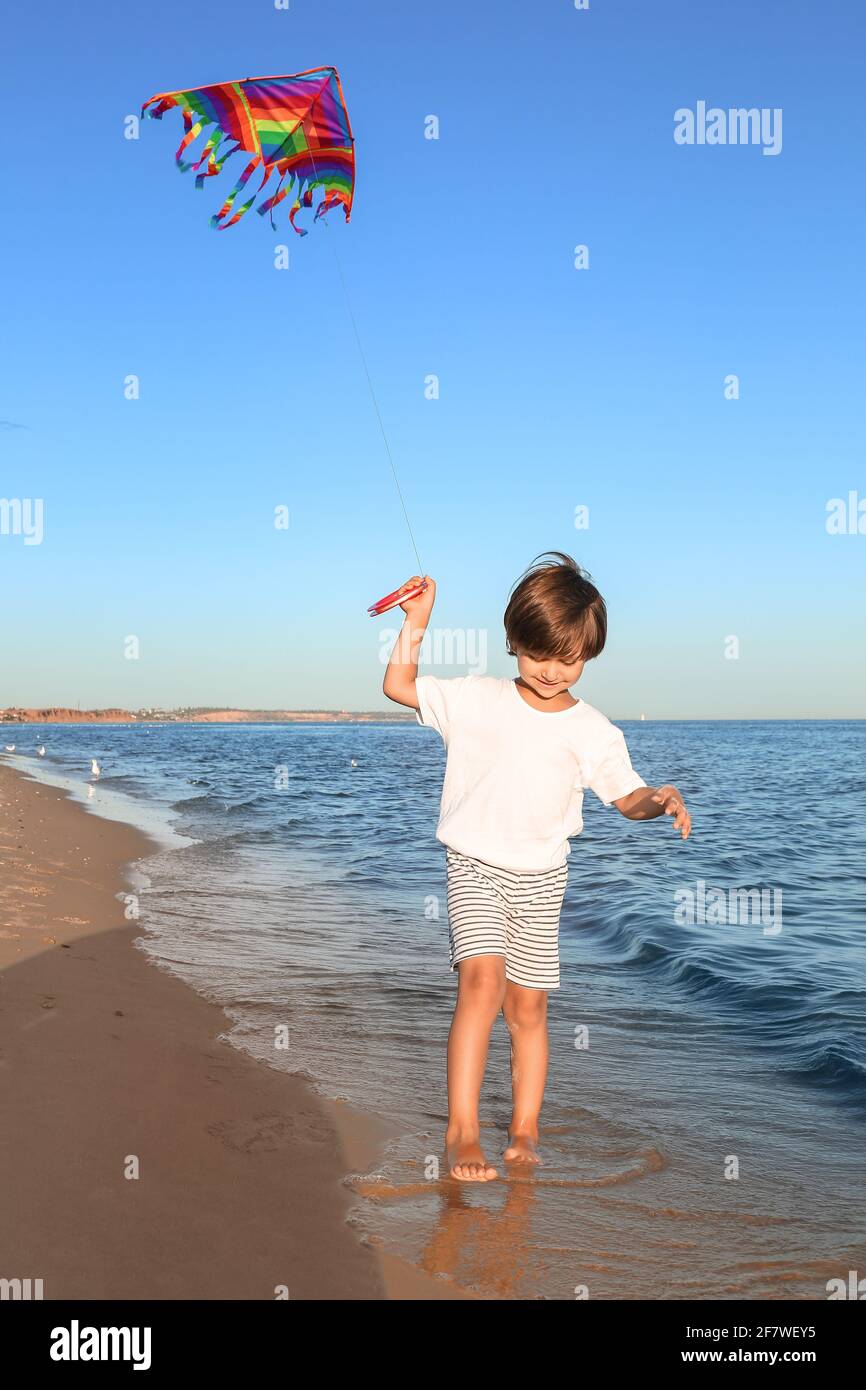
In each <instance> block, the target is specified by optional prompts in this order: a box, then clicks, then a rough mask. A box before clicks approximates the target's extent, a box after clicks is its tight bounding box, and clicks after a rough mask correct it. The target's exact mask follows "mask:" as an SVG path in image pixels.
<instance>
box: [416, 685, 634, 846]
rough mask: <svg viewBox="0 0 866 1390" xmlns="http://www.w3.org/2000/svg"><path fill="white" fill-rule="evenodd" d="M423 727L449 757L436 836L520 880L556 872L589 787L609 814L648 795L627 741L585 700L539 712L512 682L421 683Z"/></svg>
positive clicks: (577, 827)
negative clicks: (640, 790)
mask: <svg viewBox="0 0 866 1390" xmlns="http://www.w3.org/2000/svg"><path fill="white" fill-rule="evenodd" d="M415 689H416V690H417V692H418V703H419V706H420V708H419V709H418V710H417V711H416V718H417V720H418V723H419V724H425V725H428V726H429V727H430V728H433V729H438V731H439V733H440V734H441V735H442V737H443V739H444V740H445V747H446V748H447V750H448V753H447V759H446V764H445V782H444V785H443V787H442V804H441V808H440V813H439V825H438V827H437V830H436V838H437V839H438V840H441V842H442V843H443V844H445V845H450V846H451V848H452V849H456V850H457V851H458V852H459V853H461V854H468V855H470V856H471V857H472V858H473V859H481V860H483V861H484V862H485V863H486V864H494V865H497V866H498V867H499V868H503V869H511V870H513V871H515V872H520V873H538V872H541V871H542V870H545V869H554V868H558V867H559V865H560V864H562V863H564V862H565V859H566V857H567V856H568V855H569V854H570V853H571V847H570V845H569V843H568V837H569V836H570V835H578V834H580V831H581V830H582V829H583V816H582V814H581V810H582V806H583V792H584V788H586V787H589V788H590V789H591V790H592V791H594V792H595V794H596V796H598V797H599V798H600V799H601V800H602V801H603V802H604V804H605V805H606V806H609V805H610V804H611V802H612V801H617V800H618V799H619V798H620V797H621V796H626V795H627V794H628V793H629V792H633V791H635V789H636V788H637V787H645V786H646V782H645V781H644V780H643V778H642V777H639V776H638V774H637V773H636V772H635V770H634V768H633V767H632V765H631V760H630V759H629V755H628V749H627V748H626V743H625V738H624V737H623V734H622V732H621V730H620V729H618V728H617V727H616V725H615V724H612V723H611V722H610V720H609V719H608V718H607V717H606V716H605V715H603V714H602V713H601V711H600V710H597V709H595V708H594V707H593V706H592V705H588V704H587V703H586V701H585V700H578V702H577V704H576V705H572V706H571V708H570V709H565V710H558V711H555V712H553V713H547V712H545V711H544V710H538V709H533V707H532V706H531V705H529V704H527V702H526V701H525V700H524V698H523V696H522V695H521V694H520V691H519V690H518V689H517V686H516V685H515V683H514V681H513V680H509V679H507V678H506V679H501V680H500V679H498V678H497V677H495V676H456V677H455V678H454V679H451V680H439V679H438V677H436V676H418V677H417V679H416V681H415Z"/></svg>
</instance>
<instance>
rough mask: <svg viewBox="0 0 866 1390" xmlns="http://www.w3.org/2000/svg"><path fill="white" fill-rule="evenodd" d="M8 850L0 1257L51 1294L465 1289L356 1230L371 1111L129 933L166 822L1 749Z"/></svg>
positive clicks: (270, 1294)
mask: <svg viewBox="0 0 866 1390" xmlns="http://www.w3.org/2000/svg"><path fill="white" fill-rule="evenodd" d="M0 849H2V854H3V861H4V875H3V884H2V892H0V1001H2V1009H0V1078H2V1088H3V1091H4V1101H3V1104H4V1110H5V1113H6V1115H7V1116H8V1117H9V1121H8V1123H7V1125H6V1126H4V1131H3V1133H2V1135H0V1183H2V1185H3V1189H4V1191H5V1193H6V1196H7V1201H6V1203H5V1204H4V1208H5V1212H4V1216H3V1217H2V1232H3V1234H2V1242H0V1244H2V1250H3V1264H4V1267H3V1268H2V1269H0V1277H3V1278H7V1279H13V1278H21V1279H24V1278H31V1279H37V1278H39V1279H42V1280H43V1288H44V1297H45V1298H46V1299H47V1300H58V1299H73V1298H74V1299H110V1300H117V1299H182V1300H188V1299H196V1298H200V1299H269V1300H273V1299H275V1298H277V1297H278V1295H277V1293H276V1292H275V1291H276V1290H277V1288H280V1287H285V1288H287V1290H288V1297H289V1298H299V1299H328V1300H342V1299H360V1300H368V1299H369V1300H382V1299H385V1300H388V1299H400V1300H406V1299H412V1300H426V1299H436V1300H438V1299H443V1298H444V1299H463V1298H467V1297H472V1295H471V1294H469V1293H467V1291H465V1290H462V1289H459V1288H458V1287H457V1286H456V1285H455V1284H453V1283H451V1282H450V1281H447V1280H443V1279H435V1278H433V1277H431V1276H430V1275H428V1274H426V1273H425V1272H424V1271H422V1270H420V1269H418V1268H416V1267H415V1266H414V1265H411V1264H409V1263H408V1262H406V1261H404V1260H401V1259H400V1258H399V1257H397V1256H395V1255H392V1254H390V1253H388V1252H386V1251H384V1250H383V1249H381V1248H379V1247H378V1246H377V1245H373V1244H371V1243H367V1242H366V1241H364V1240H363V1239H362V1238H359V1237H358V1236H357V1235H356V1234H355V1232H354V1231H353V1229H352V1226H351V1213H352V1210H353V1208H355V1207H356V1206H357V1203H358V1201H359V1199H358V1198H357V1197H354V1198H353V1196H352V1194H351V1193H350V1191H349V1189H348V1188H347V1186H346V1185H345V1182H344V1179H345V1176H346V1174H348V1173H350V1172H352V1171H355V1170H358V1169H362V1170H363V1169H364V1168H366V1167H368V1166H369V1165H371V1164H372V1163H374V1162H375V1160H376V1156H377V1154H378V1151H379V1142H380V1139H381V1136H382V1133H383V1125H382V1123H381V1122H380V1121H379V1120H378V1119H377V1117H375V1116H368V1115H364V1114H361V1113H359V1112H357V1111H355V1110H353V1109H352V1108H351V1107H349V1106H348V1105H345V1104H343V1103H339V1102H328V1101H326V1100H325V1099H324V1098H322V1097H320V1096H318V1095H317V1094H316V1093H315V1092H314V1090H313V1089H312V1087H311V1086H310V1085H308V1083H307V1082H306V1081H305V1080H304V1079H303V1078H301V1077H299V1076H296V1075H294V1074H292V1073H288V1072H282V1071H277V1070H276V1069H274V1068H271V1067H269V1066H267V1065H266V1064H265V1063H263V1062H262V1061H260V1060H258V1059H256V1058H254V1057H252V1056H251V1055H250V1054H248V1053H246V1052H244V1051H242V1050H241V1049H240V1048H237V1047H235V1046H234V1045H233V1044H231V1043H229V1042H228V1041H226V1040H225V1034H227V1033H228V1031H229V1030H230V1028H231V1021H230V1019H229V1018H228V1016H227V1015H226V1013H225V1012H224V1011H223V1009H222V1008H220V1007H219V1006H218V1005H216V1004H213V1003H211V1002H210V1001H208V1000H206V999H204V998H203V997H202V996H200V995H199V994H197V993H196V992H195V991H194V990H193V989H192V988H190V986H188V985H187V984H186V983H185V982H184V981H182V980H181V979H179V978H178V977H177V976H175V975H172V974H170V973H169V972H168V971H167V970H166V969H164V968H160V967H159V966H157V965H156V964H155V963H154V962H153V961H152V960H151V959H150V958H149V956H148V955H147V954H146V953H145V952H144V951H143V950H141V949H140V948H139V947H137V946H136V945H135V942H136V939H137V938H141V937H143V936H144V935H145V934H146V929H145V927H144V926H143V924H142V923H141V922H129V921H128V920H126V918H125V915H124V914H125V904H124V902H123V901H122V900H121V899H120V898H119V897H118V894H122V893H124V892H127V893H129V892H131V891H133V890H132V889H131V888H130V880H129V871H130V868H131V867H132V866H133V865H135V863H136V862H137V861H139V860H141V859H144V858H146V857H147V856H148V855H149V854H151V853H153V852H155V851H156V849H157V846H156V844H155V842H153V841H152V840H150V839H149V838H148V837H147V836H146V835H145V834H144V832H143V831H141V830H139V829H138V828H136V827H134V826H131V825H128V824H126V823H124V822H120V821H114V820H107V819H103V818H101V817H99V816H98V815H96V814H93V813H91V812H90V811H89V810H88V808H86V807H85V806H83V805H80V804H78V803H76V802H75V801H74V800H73V799H72V798H71V796H70V795H69V794H68V793H67V792H65V791H63V790H62V789H58V788H56V787H52V786H49V785H47V784H44V783H41V782H39V781H36V780H33V779H32V778H30V777H28V776H27V774H26V772H25V771H24V770H23V769H17V768H14V767H10V766H9V765H8V764H6V763H3V764H0ZM136 1172H137V1176H128V1174H131V1173H132V1174H135V1173H136ZM284 1296H285V1295H284Z"/></svg>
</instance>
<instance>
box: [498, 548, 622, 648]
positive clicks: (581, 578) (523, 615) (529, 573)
mask: <svg viewBox="0 0 866 1390" xmlns="http://www.w3.org/2000/svg"><path fill="white" fill-rule="evenodd" d="M548 557H553V558H552V559H550V558H548ZM606 637H607V609H606V608H605V606H604V599H603V598H602V596H601V594H600V593H599V592H598V589H597V588H596V587H595V585H594V584H593V582H592V580H591V578H590V576H589V575H588V574H587V572H586V570H582V569H581V567H580V565H578V564H577V562H576V561H575V560H572V558H571V556H570V555H564V554H563V553H562V551H561V550H548V551H545V552H544V554H543V555H538V556H537V557H536V558H535V559H534V560H533V562H532V564H531V565H530V567H529V569H528V570H526V571H525V572H524V574H523V575H522V576H521V578H520V579H519V581H518V582H517V585H516V586H515V588H514V589H513V591H512V594H511V597H510V599H509V600H508V607H507V608H506V610H505V646H506V650H507V651H508V653H509V655H511V656H515V655H516V650H515V649H516V648H519V649H520V650H521V651H522V652H525V653H526V655H527V656H531V657H535V658H536V659H538V660H542V659H544V658H545V657H559V658H560V659H561V660H566V659H568V658H571V659H572V660H574V661H578V660H582V661H591V660H592V658H593V657H594V656H598V654H599V652H600V651H601V650H602V648H603V647H604V643H605V639H606Z"/></svg>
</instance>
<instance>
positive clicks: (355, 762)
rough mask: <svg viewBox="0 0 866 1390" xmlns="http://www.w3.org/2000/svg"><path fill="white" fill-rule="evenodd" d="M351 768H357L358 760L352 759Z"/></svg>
mask: <svg viewBox="0 0 866 1390" xmlns="http://www.w3.org/2000/svg"><path fill="white" fill-rule="evenodd" d="M352 766H353V767H357V766H358V759H357V758H353V759H352Z"/></svg>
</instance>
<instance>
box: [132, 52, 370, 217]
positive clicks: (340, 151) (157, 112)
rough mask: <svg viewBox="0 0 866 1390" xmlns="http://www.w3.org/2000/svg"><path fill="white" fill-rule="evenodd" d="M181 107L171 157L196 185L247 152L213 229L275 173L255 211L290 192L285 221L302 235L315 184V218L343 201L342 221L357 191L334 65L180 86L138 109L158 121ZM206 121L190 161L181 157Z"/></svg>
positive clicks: (270, 208) (246, 206)
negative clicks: (301, 218) (250, 187)
mask: <svg viewBox="0 0 866 1390" xmlns="http://www.w3.org/2000/svg"><path fill="white" fill-rule="evenodd" d="M175 106H176V107H179V108H180V109H181V110H182V112H183V123H184V137H183V139H182V140H181V142H180V146H179V147H178V150H177V153H176V155H175V161H176V163H177V166H178V168H179V169H180V171H181V172H182V173H185V172H186V171H187V170H189V169H194V170H195V171H196V180H195V186H196V188H201V187H202V186H203V184H204V181H205V179H207V178H212V177H213V176H214V175H215V174H218V173H219V172H220V170H221V169H222V167H223V165H224V164H225V162H226V160H227V159H228V158H229V157H230V156H231V155H233V154H236V153H237V151H238V150H243V151H244V152H245V153H246V154H248V155H250V156H251V158H250V160H249V162H248V163H247V165H246V167H245V169H244V171H243V173H242V174H241V175H240V178H239V179H238V181H237V183H236V184H235V186H234V188H233V189H232V191H231V193H229V195H228V197H227V198H226V200H225V202H224V203H223V205H222V207H221V208H220V209H219V211H218V212H216V213H214V215H213V217H212V218H211V226H212V227H214V228H216V229H217V230H218V231H224V230H225V229H226V228H227V227H233V226H234V225H235V223H237V222H239V221H240V219H241V218H242V217H243V215H244V213H245V212H249V210H250V208H251V207H252V206H253V204H254V203H255V201H256V198H258V196H259V194H260V193H261V192H262V190H263V189H264V187H265V184H266V183H267V182H268V180H269V179H270V178H271V176H272V175H275V176H276V178H277V182H276V186H275V190H274V191H273V192H272V193H270V196H268V197H266V198H265V200H264V201H263V202H262V203H261V204H260V205H259V207H258V208H257V209H256V211H257V212H259V213H260V214H261V216H263V217H264V216H265V214H266V213H268V214H270V219H271V226H272V227H273V226H274V225H275V224H274V217H273V212H274V208H275V207H277V206H278V205H279V204H280V203H281V202H282V200H283V199H284V198H285V197H286V196H287V195H288V194H289V193H290V192H291V191H292V189H293V188H294V190H295V201H294V204H293V205H292V208H291V211H290V212H289V221H290V222H291V224H292V226H293V227H294V229H295V231H296V232H297V233H298V234H299V235H300V236H306V234H307V233H306V230H305V228H303V227H299V226H298V225H297V224H296V222H295V218H296V216H297V214H298V213H299V212H300V210H301V208H302V207H303V208H309V207H312V203H313V190H314V189H316V188H321V189H323V190H324V197H323V198H322V200H321V202H320V203H319V205H318V207H317V208H316V212H315V220H316V221H318V219H319V218H320V217H321V216H323V214H324V213H326V212H329V211H330V209H331V208H333V207H337V206H342V208H343V211H344V213H345V215H346V221H347V222H348V220H349V217H350V216H351V212H352V199H353V197H354V192H355V143H354V139H353V137H352V128H351V125H350V123H349V113H348V111H347V110H346V103H345V101H344V99H343V89H342V87H341V86H340V77H339V74H338V72H337V70H336V68H312V69H311V70H310V71H308V72H299V73H294V74H285V75H283V76H281V77H245V78H243V80H241V81H238V82H219V83H216V84H214V85H213V86H211V87H192V88H190V89H189V91H186V92H157V94H156V96H152V97H151V98H150V100H149V101H146V102H145V103H144V106H143V107H142V108H141V114H142V117H144V116H152V117H154V118H155V119H156V120H161V119H162V117H163V115H164V114H165V112H166V111H169V110H171V109H172V108H173V107H175ZM206 127H210V130H209V134H208V136H207V139H206V141H205V144H204V147H203V149H202V150H201V151H200V152H199V153H198V157H197V158H196V159H190V160H187V159H185V158H184V155H185V153H186V151H187V149H188V148H189V146H190V145H191V144H192V143H193V142H194V141H195V140H196V139H197V138H198V136H199V135H201V133H202V131H203V130H205V128H206ZM259 171H261V179H260V182H259V185H258V187H257V189H256V191H255V192H254V193H253V196H252V197H251V198H249V199H248V200H247V201H246V202H245V203H242V204H241V206H240V207H239V208H237V209H236V210H235V199H236V198H237V196H238V194H239V193H241V191H242V190H243V189H244V188H245V187H246V185H247V183H248V182H249V181H250V179H251V178H252V177H253V175H254V174H258V173H259Z"/></svg>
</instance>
